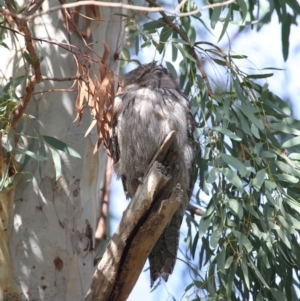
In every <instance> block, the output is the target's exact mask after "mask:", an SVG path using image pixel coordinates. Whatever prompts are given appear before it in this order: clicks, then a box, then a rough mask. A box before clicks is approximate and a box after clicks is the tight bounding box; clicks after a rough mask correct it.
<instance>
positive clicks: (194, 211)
mask: <svg viewBox="0 0 300 301" xmlns="http://www.w3.org/2000/svg"><path fill="white" fill-rule="evenodd" d="M186 210H187V211H190V213H191V215H199V216H202V215H203V214H204V213H205V212H204V211H203V210H202V209H200V208H197V207H195V206H193V205H191V204H188V206H187V208H186Z"/></svg>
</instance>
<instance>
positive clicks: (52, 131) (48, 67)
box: [0, 1, 124, 301]
mask: <svg viewBox="0 0 300 301" xmlns="http://www.w3.org/2000/svg"><path fill="white" fill-rule="evenodd" d="M50 5H51V6H54V5H57V3H56V2H54V1H45V2H44V4H43V10H46V9H48V8H49V6H50ZM117 12H118V13H120V10H119V9H106V8H101V12H100V14H101V17H102V18H101V19H103V20H102V21H101V23H100V25H99V26H98V27H97V26H96V24H95V23H93V27H92V38H91V40H90V41H89V42H95V41H98V43H96V44H94V45H93V49H94V50H95V51H96V53H97V54H98V55H100V56H101V54H102V53H103V51H104V49H103V45H102V43H101V41H106V42H107V43H108V45H109V46H110V55H109V58H108V60H107V63H108V64H109V65H110V67H111V69H112V70H113V72H114V73H115V74H117V73H118V67H119V64H118V61H115V60H114V58H113V56H114V53H115V52H118V51H119V49H120V46H121V44H122V42H123V40H124V24H123V23H122V22H121V17H118V16H111V14H112V13H117ZM110 18H112V19H114V21H113V22H108V21H109V20H110ZM80 19H81V20H82V18H80ZM32 31H33V36H35V37H38V38H45V39H47V40H56V41H59V42H65V43H67V41H68V34H67V31H66V28H65V23H64V21H63V20H62V16H61V12H60V11H56V12H53V13H51V14H50V15H43V16H42V17H41V18H40V17H39V18H36V19H35V20H34V25H33V26H32ZM22 39H23V38H22V37H21V36H19V40H21V41H22ZM6 42H7V41H6ZM71 43H72V44H75V45H77V46H78V47H80V48H81V50H82V51H83V52H85V51H84V45H83V43H82V42H81V40H80V38H79V37H78V36H77V35H76V33H74V32H72V33H71ZM15 46H16V47H17V45H15ZM36 52H37V54H38V56H39V57H43V61H42V65H41V66H42V75H44V76H48V77H57V78H63V77H70V76H75V75H76V64H75V61H74V58H73V56H72V55H71V54H70V53H69V52H67V51H66V50H63V49H61V48H59V47H57V46H54V45H50V44H47V43H44V42H43V43H39V42H37V43H36ZM6 54H7V55H11V57H10V58H9V57H6V59H3V60H1V61H2V62H1V66H0V68H1V70H6V77H7V78H9V77H10V76H15V74H18V73H19V74H22V73H24V68H23V67H22V66H18V67H16V62H17V60H18V56H17V55H16V53H9V52H7V51H6ZM4 63H5V64H6V65H5V64H4ZM0 83H1V84H4V81H3V80H1V82H0ZM69 86H70V83H68V82H52V81H45V82H43V83H41V84H38V85H37V86H36V89H35V92H38V91H43V90H49V89H54V88H55V89H58V88H66V87H69ZM76 96H77V95H76V92H64V93H61V92H51V93H41V94H36V95H34V97H33V98H32V99H31V100H30V104H29V107H28V109H27V111H26V113H27V114H31V115H33V116H35V117H36V121H33V123H34V124H35V125H36V126H37V127H38V129H39V132H40V133H41V134H43V135H48V136H53V137H56V138H58V139H60V140H62V141H64V142H66V143H67V144H68V145H69V146H71V147H72V148H74V149H75V150H76V151H77V152H79V153H80V154H81V159H77V158H73V157H70V156H68V155H66V154H64V153H62V152H60V155H61V160H62V176H61V177H60V178H59V179H58V180H57V181H56V178H55V169H54V164H53V160H52V157H51V153H50V152H48V156H49V160H48V161H45V163H43V165H42V169H41V172H40V170H39V168H38V164H37V161H35V160H33V159H30V161H29V163H28V164H27V167H26V170H27V171H29V172H31V173H32V174H33V177H34V178H33V181H31V182H26V180H25V179H24V178H20V177H19V178H17V179H16V185H15V191H14V194H15V195H14V201H13V202H11V203H10V205H9V206H8V207H9V209H8V211H9V214H8V215H9V216H8V225H7V227H8V228H7V229H8V231H7V233H10V235H9V237H7V242H8V244H9V253H10V260H11V263H12V267H13V270H12V274H13V276H12V277H13V279H14V280H13V282H14V285H16V286H17V287H18V289H17V290H18V291H19V292H21V293H22V298H23V299H24V300H26V299H27V300H45V301H49V300H53V301H54V300H57V301H58V300H62V301H65V300H70V301H76V300H82V298H83V296H84V295H85V294H86V292H87V290H88V288H89V286H90V283H91V279H92V276H93V272H94V270H95V267H94V252H93V251H90V250H89V248H88V245H89V243H90V239H89V237H88V236H87V235H86V232H85V229H86V227H87V226H91V228H92V231H93V232H92V234H93V237H94V233H95V230H96V227H97V223H98V220H99V216H100V213H101V202H102V200H103V195H104V192H105V191H104V190H105V172H106V162H107V157H106V151H105V150H104V149H103V148H100V149H99V151H98V153H97V154H95V155H93V149H94V145H95V143H96V141H97V139H98V134H97V133H96V132H95V131H94V130H93V131H92V132H91V133H90V134H89V135H88V137H86V138H84V134H85V132H86V130H87V128H88V126H89V124H90V123H91V121H92V118H91V116H90V112H89V111H88V109H86V110H85V112H84V116H83V120H82V123H81V124H80V125H78V124H77V123H74V122H73V121H74V119H75V116H76V112H75V100H76ZM31 122H32V121H31V120H30V119H27V122H26V123H25V125H24V132H25V133H26V135H30V136H37V133H35V132H34V130H33V128H32V125H31ZM23 140H24V142H25V144H27V145H28V144H30V143H31V141H32V140H31V139H30V138H29V137H27V138H25V137H23ZM36 145H37V144H36ZM12 196H13V194H12ZM0 231H1V229H0ZM92 240H94V239H93V238H92ZM93 245H94V242H93ZM1 247H2V246H1ZM8 281H9V280H8ZM2 285H4V284H3V282H2V283H1V286H2ZM11 285H12V283H5V286H3V287H2V290H1V289H0V300H1V298H4V300H5V298H8V295H6V293H5V292H6V291H7V289H8V288H9V287H10V286H11ZM1 293H2V295H1Z"/></svg>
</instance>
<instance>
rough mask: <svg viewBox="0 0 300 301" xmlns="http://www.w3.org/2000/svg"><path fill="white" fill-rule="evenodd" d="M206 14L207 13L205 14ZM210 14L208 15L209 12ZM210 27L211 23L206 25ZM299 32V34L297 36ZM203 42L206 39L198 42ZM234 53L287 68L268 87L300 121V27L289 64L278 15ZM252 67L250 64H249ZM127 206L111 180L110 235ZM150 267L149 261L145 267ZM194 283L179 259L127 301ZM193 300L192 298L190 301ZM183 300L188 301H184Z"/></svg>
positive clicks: (158, 299)
mask: <svg viewBox="0 0 300 301" xmlns="http://www.w3.org/2000/svg"><path fill="white" fill-rule="evenodd" d="M203 14H204V15H205V13H203ZM206 14H207V12H206ZM207 24H209V23H207ZM236 28H237V27H235V26H233V25H231V26H229V36H233V33H235V32H236ZM220 29H221V25H220V26H217V27H216V30H215V31H214V32H213V33H214V34H215V37H213V36H210V37H209V41H210V42H213V43H217V40H218V37H219V32H220ZM297 31H298V33H297ZM199 40H203V39H199ZM224 45H225V46H226V47H227V45H228V43H227V40H226V37H223V39H222V41H221V42H220V44H219V46H220V47H221V48H222V49H223V50H225V52H226V50H227V49H226V48H223V47H224ZM231 48H232V50H234V51H235V52H236V53H238V54H244V55H247V56H248V58H249V60H251V62H252V63H253V64H254V66H255V67H256V68H258V69H262V68H265V67H276V68H281V69H285V70H284V71H266V73H271V72H274V76H273V77H271V78H268V80H267V81H268V83H269V88H270V90H271V91H272V92H274V93H275V94H277V95H278V96H279V97H281V98H282V99H284V100H285V99H287V98H289V99H290V101H291V102H292V105H293V108H292V111H293V115H294V117H295V118H297V119H300V110H299V105H298V103H299V104H300V79H299V77H300V76H299V68H300V55H299V53H300V35H299V28H297V27H296V26H292V28H291V33H290V51H289V58H288V61H287V63H285V62H284V61H283V57H282V49H281V25H280V24H279V23H278V19H277V16H274V17H273V19H272V22H271V23H270V24H269V25H266V26H264V27H263V28H262V29H261V30H260V31H259V32H256V30H253V31H249V32H247V33H242V34H241V35H240V36H239V37H238V38H237V39H235V40H233V41H232V45H231ZM139 58H140V59H141V61H142V62H143V63H148V62H150V61H151V60H152V59H153V51H149V50H148V52H147V51H144V52H143V53H142V55H141V56H140V57H139ZM243 66H245V67H246V66H247V63H246V61H242V60H241V62H240V64H239V67H243ZM248 66H251V65H248ZM127 205H128V201H126V200H125V196H124V193H123V188H122V185H121V183H120V181H116V178H115V177H113V181H112V193H111V205H110V206H111V214H112V217H111V222H112V224H111V231H112V232H111V233H112V234H113V231H114V230H115V229H116V227H117V225H118V223H119V221H120V218H121V215H122V212H123V211H124V210H125V208H126V207H127ZM185 230H186V223H185V219H184V220H183V226H182V229H181V234H182V235H181V238H182V240H183V238H184V236H185V235H184V231H185ZM184 248H185V246H184V242H183V241H181V244H180V249H181V250H184ZM178 258H181V259H184V255H183V254H182V253H180V251H179V252H178ZM147 267H148V262H146V265H145V268H144V269H146V268H147ZM189 283H191V278H190V276H189V273H188V271H187V270H186V265H185V264H183V263H182V262H181V261H180V260H177V262H176V266H175V270H174V272H173V274H172V275H171V276H170V277H169V280H168V283H167V284H165V283H164V282H163V281H162V282H161V285H160V286H159V287H158V288H157V289H156V290H155V291H154V292H152V293H151V292H150V291H151V289H150V275H149V271H148V270H147V271H144V272H142V273H141V275H140V278H139V280H138V282H137V284H136V286H135V288H134V290H133V291H132V293H131V295H130V297H129V298H128V301H140V300H142V301H171V300H173V298H172V295H173V296H174V297H175V299H176V300H181V298H182V296H183V293H184V289H185V287H186V286H187V285H188V284H189ZM191 299H193V298H191ZM184 300H188V299H185V298H184Z"/></svg>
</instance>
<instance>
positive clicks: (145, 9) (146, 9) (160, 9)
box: [0, 0, 236, 21]
mask: <svg viewBox="0 0 300 301" xmlns="http://www.w3.org/2000/svg"><path fill="white" fill-rule="evenodd" d="M235 1H236V0H228V1H225V2H221V3H214V4H209V5H206V6H202V7H200V8H199V9H196V10H194V11H191V12H186V13H178V12H177V11H178V9H180V7H181V5H179V6H177V7H176V8H175V10H172V11H170V10H167V9H165V8H163V7H161V6H157V7H145V6H138V5H130V4H124V3H112V2H98V1H78V2H75V3H67V4H63V5H59V6H55V7H52V8H51V9H48V10H45V11H43V12H41V13H39V14H36V15H30V16H27V15H25V14H23V15H22V14H15V13H12V12H10V11H8V10H7V9H4V8H1V7H0V12H1V13H2V14H3V15H5V16H7V15H11V16H13V17H14V18H18V19H20V20H25V21H29V20H32V19H34V18H36V17H39V16H42V15H45V14H49V13H50V12H53V11H57V10H60V9H67V8H75V7H78V6H84V5H94V6H100V7H111V8H115V7H118V8H123V9H130V10H135V11H143V12H148V13H155V12H160V13H161V12H164V13H168V14H170V15H174V16H176V17H179V18H180V17H186V16H192V15H196V14H198V13H199V12H200V11H202V10H207V9H212V8H215V7H220V6H226V5H229V4H231V3H233V2H235ZM40 2H43V1H40Z"/></svg>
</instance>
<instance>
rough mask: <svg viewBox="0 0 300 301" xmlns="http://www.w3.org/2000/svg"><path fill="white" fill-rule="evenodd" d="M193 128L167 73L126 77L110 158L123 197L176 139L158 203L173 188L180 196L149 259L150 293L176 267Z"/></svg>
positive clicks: (143, 70)
mask: <svg viewBox="0 0 300 301" xmlns="http://www.w3.org/2000/svg"><path fill="white" fill-rule="evenodd" d="M194 128H195V121H194V118H193V116H192V114H191V112H190V107H189V101H188V98H187V97H186V96H185V95H184V94H183V93H182V92H181V90H180V88H179V84H178V83H177V82H176V80H175V79H174V78H173V76H172V75H171V73H170V72H169V71H168V69H166V68H165V67H163V66H162V65H161V64H157V63H156V62H151V63H148V64H144V65H140V66H139V67H137V68H136V69H134V70H132V71H131V72H129V73H127V74H125V76H124V78H123V81H122V84H121V85H120V87H119V90H118V93H117V95H116V97H115V100H114V117H113V124H112V131H111V136H110V137H111V138H110V139H111V142H110V153H111V155H112V158H113V164H114V171H115V173H116V175H117V177H118V178H121V180H122V183H123V188H124V191H125V194H126V197H127V198H132V197H133V196H134V194H135V192H136V190H137V188H138V186H139V185H140V183H141V182H142V179H143V177H144V175H145V173H146V171H147V168H148V166H149V164H150V162H151V160H152V159H153V157H154V155H155V154H156V152H157V151H158V149H159V148H160V146H161V144H162V143H163V142H164V139H165V138H166V136H167V135H168V134H169V133H170V132H171V131H175V133H176V136H175V139H174V141H173V142H172V144H171V146H170V149H169V150H170V152H171V153H172V155H173V156H174V158H175V159H173V160H172V162H171V163H170V166H167V168H168V172H169V174H170V175H171V176H172V177H171V179H170V181H169V182H168V183H167V185H166V186H165V187H164V188H163V190H162V191H161V192H160V194H159V195H158V196H157V198H158V203H159V201H162V200H165V199H167V198H168V197H169V196H170V195H171V192H172V189H173V188H174V187H175V185H176V184H180V187H181V189H182V190H183V191H184V195H185V197H184V202H183V204H182V205H181V206H180V207H179V208H178V209H177V211H176V212H175V214H174V215H173V217H172V219H171V221H170V222H169V224H168V225H167V227H166V228H165V229H164V231H163V233H162V235H161V236H160V238H159V239H158V241H157V242H156V244H155V245H154V247H153V249H152V251H151V252H150V254H149V257H148V259H149V263H150V278H151V287H152V286H153V284H154V283H155V281H156V280H157V279H158V278H159V277H161V278H162V279H164V281H167V280H168V277H169V275H170V274H172V272H173V269H174V266H175V262H176V258H177V250H178V245H179V235H180V226H181V223H182V219H183V216H184V212H185V209H186V207H187V205H188V203H189V200H190V198H191V195H192V190H193V186H194V183H195V173H196V166H195V155H196V147H195V141H194V140H193V131H194Z"/></svg>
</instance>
